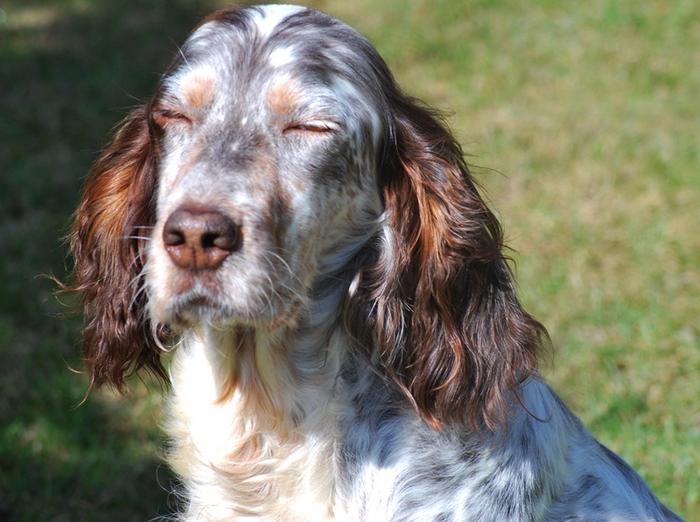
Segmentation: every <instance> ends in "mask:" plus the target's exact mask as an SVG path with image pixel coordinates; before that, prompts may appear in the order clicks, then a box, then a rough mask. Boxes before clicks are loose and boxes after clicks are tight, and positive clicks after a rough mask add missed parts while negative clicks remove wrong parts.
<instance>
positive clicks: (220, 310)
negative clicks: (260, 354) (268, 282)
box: [158, 295, 298, 333]
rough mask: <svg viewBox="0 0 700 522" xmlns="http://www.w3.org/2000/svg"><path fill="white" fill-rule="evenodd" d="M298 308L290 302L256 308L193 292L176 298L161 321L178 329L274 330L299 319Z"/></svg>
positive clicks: (174, 329) (180, 331)
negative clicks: (277, 306)
mask: <svg viewBox="0 0 700 522" xmlns="http://www.w3.org/2000/svg"><path fill="white" fill-rule="evenodd" d="M297 316H298V313H296V310H293V309H290V308H289V307H288V306H287V307H285V309H284V310H275V309H274V308H273V307H266V308H264V309H259V310H257V309H255V308H254V307H252V306H245V305H241V306H240V307H237V306H232V305H230V304H224V303H222V302H220V301H219V300H218V299H216V298H214V297H211V296H208V295H190V296H186V297H184V296H183V297H180V298H179V299H176V300H175V303H173V305H172V306H170V307H169V308H168V309H167V310H166V311H165V313H164V314H163V317H162V319H160V320H159V321H158V322H159V323H161V324H164V325H167V326H168V328H169V329H170V330H171V331H173V332H174V333H182V332H184V331H186V330H190V329H196V328H198V327H202V326H210V327H213V328H216V329H230V328H236V327H241V326H244V327H252V328H255V329H265V330H273V329H277V328H279V327H283V326H292V325H294V324H296V323H297Z"/></svg>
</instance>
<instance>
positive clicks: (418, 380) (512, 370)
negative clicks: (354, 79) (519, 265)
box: [363, 90, 547, 430]
mask: <svg viewBox="0 0 700 522" xmlns="http://www.w3.org/2000/svg"><path fill="white" fill-rule="evenodd" d="M389 92H390V93H391V90H390V91H389ZM392 98H393V99H390V102H391V106H392V111H393V129H392V136H391V138H390V139H389V142H388V146H387V152H386V153H385V155H384V160H383V166H382V167H381V170H380V184H381V189H382V193H383V198H384V204H385V209H386V212H387V223H386V225H385V227H386V230H385V237H384V239H383V242H384V246H383V249H380V252H379V253H378V255H377V257H376V262H375V263H374V266H373V267H372V268H371V269H370V270H369V272H368V273H367V275H366V277H367V278H368V280H367V281H365V282H364V285H363V286H365V288H367V289H368V291H369V299H370V300H371V302H372V305H371V306H372V309H373V310H374V312H373V318H372V319H373V321H374V327H375V339H376V341H375V342H376V343H377V350H378V357H379V360H380V362H381V364H382V365H383V367H384V369H385V371H386V372H387V373H388V375H389V376H390V378H392V379H393V380H394V381H395V382H396V383H397V384H398V385H399V386H400V388H401V389H402V390H403V391H404V393H406V394H407V395H408V397H409V398H410V399H411V400H412V402H413V404H414V406H415V407H416V409H417V411H418V413H419V414H420V416H421V417H422V418H423V419H424V420H425V421H426V422H427V423H428V424H430V425H431V426H433V427H434V428H436V429H437V428H440V426H441V425H442V424H443V423H446V422H449V421H452V420H456V421H459V422H466V423H468V424H469V425H470V426H472V427H473V428H475V429H482V428H486V429H489V430H495V429H496V427H497V426H498V425H499V423H500V422H501V421H504V420H506V419H505V416H506V412H507V409H508V403H509V402H510V401H511V400H512V395H510V393H511V392H514V390H515V389H516V385H517V384H518V383H519V382H521V381H522V380H523V379H524V378H525V377H527V376H528V375H529V374H531V373H532V372H535V371H536V369H537V349H538V346H539V345H540V343H541V341H542V340H543V338H546V337H547V333H546V330H545V329H544V327H543V326H542V325H541V324H540V323H539V322H537V321H536V320H535V319H533V318H532V317H531V316H530V315H529V314H528V313H527V312H525V311H524V310H523V308H522V307H521V305H520V303H519V302H518V299H517V296H516V291H515V287H514V282H513V278H512V274H511V272H510V268H509V267H508V265H507V262H506V259H505V258H504V256H503V254H502V249H503V235H502V230H501V227H500V224H499V223H498V221H497V220H496V217H495V216H494V215H493V213H492V212H491V211H490V210H489V209H488V207H487V206H486V204H485V203H484V201H483V199H482V198H481V196H480V195H479V192H478V191H477V188H476V186H475V184H474V182H473V180H472V178H471V176H470V174H469V171H468V168H467V166H466V163H465V162H464V159H463V156H462V150H461V148H460V146H459V144H458V143H457V142H456V141H455V139H454V138H453V136H452V135H451V134H450V132H449V131H448V130H447V128H446V127H445V125H444V124H443V123H441V119H440V117H439V116H438V115H437V114H435V113H434V112H432V111H431V110H430V109H427V108H426V107H424V106H423V105H421V104H420V103H419V102H417V101H416V100H413V99H411V98H408V97H406V96H404V95H402V94H400V93H399V92H398V90H397V91H395V92H394V95H393V97H392Z"/></svg>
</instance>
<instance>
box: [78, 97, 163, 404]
mask: <svg viewBox="0 0 700 522" xmlns="http://www.w3.org/2000/svg"><path fill="white" fill-rule="evenodd" d="M148 113H149V111H148V108H147V107H140V108H137V109H135V110H134V111H132V112H131V113H130V114H129V116H127V118H126V119H125V120H124V121H123V122H122V123H121V126H120V127H119V129H118V130H117V132H116V134H115V136H114V139H113V141H112V143H111V144H110V145H109V146H108V147H107V148H106V149H105V150H104V151H103V152H102V154H101V156H100V157H99V159H98V160H97V162H96V163H95V165H94V166H93V168H92V170H91V172H90V174H89V176H88V179H87V181H86V184H85V188H84V192H83V196H82V199H81V201H80V204H79V206H78V209H77V210H76V212H75V215H74V221H73V226H72V229H71V233H70V247H71V251H72V254H73V258H74V268H73V282H72V285H71V286H70V287H68V288H67V290H68V291H70V292H74V293H77V294H79V295H80V296H81V299H82V306H83V315H84V329H83V352H84V355H85V359H86V364H87V367H88V369H89V370H90V374H91V378H90V385H91V386H94V385H101V384H105V383H107V384H112V385H114V386H115V387H117V388H118V389H119V390H123V389H124V379H125V377H126V376H127V375H128V374H129V373H131V372H132V371H134V370H136V369H138V368H141V367H145V368H147V369H149V370H151V371H152V372H153V373H154V374H155V375H157V376H159V377H161V378H163V379H165V377H166V376H165V371H164V369H163V366H162V365H161V363H160V358H159V352H158V348H157V347H156V346H155V343H154V338H153V334H152V331H151V330H152V329H151V325H150V324H149V322H148V319H147V318H146V315H145V313H144V305H145V295H144V291H143V289H142V285H143V275H142V269H143V266H144V261H145V260H144V257H143V256H144V251H143V250H144V249H143V246H144V245H143V244H144V240H143V239H139V237H143V236H148V235H149V233H150V229H149V228H144V227H150V226H151V225H152V224H153V220H154V217H153V215H154V212H153V202H152V197H153V194H154V189H155V171H154V161H155V150H154V147H155V145H154V140H153V139H152V138H151V134H152V132H151V131H150V130H149V118H148Z"/></svg>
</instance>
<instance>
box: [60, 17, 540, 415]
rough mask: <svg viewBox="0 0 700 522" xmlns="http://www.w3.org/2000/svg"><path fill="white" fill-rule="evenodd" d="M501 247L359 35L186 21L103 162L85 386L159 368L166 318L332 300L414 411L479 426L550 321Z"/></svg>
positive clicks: (96, 190) (237, 322) (222, 316)
mask: <svg viewBox="0 0 700 522" xmlns="http://www.w3.org/2000/svg"><path fill="white" fill-rule="evenodd" d="M501 248H502V235H501V230H500V226H499V224H498V221H497V220H496V218H495V216H494V215H493V214H492V213H491V211H490V210H489V209H488V207H487V206H486V204H485V202H484V201H483V199H482V198H481V197H480V195H479V193H478V191H477V189H476V187H475V185H474V183H473V181H472V179H471V176H470V175H469V171H468V169H467V166H466V164H465V163H464V159H463V157H462V151H461V148H460V146H459V144H458V143H457V142H456V141H455V139H454V137H453V136H452V135H451V133H450V132H449V129H447V128H446V126H445V125H444V124H443V123H442V121H441V120H440V118H439V115H436V113H435V112H434V111H432V110H430V109H428V108H426V107H425V106H423V105H422V104H421V103H419V102H417V101H416V100H415V99H412V98H410V97H408V96H406V95H404V94H403V93H402V92H401V90H400V88H399V87H398V86H397V85H396V83H395V82H394V80H393V78H392V76H391V73H390V72H389V70H388V68H387V67H386V64H385V63H384V62H383V61H382V59H381V58H380V57H379V55H378V53H377V52H376V51H375V50H374V48H373V47H372V46H371V45H370V44H369V42H368V41H367V40H366V39H364V38H363V37H362V36H360V35H359V34H358V33H357V32H356V31H354V30H353V29H351V28H349V27H348V26H346V25H344V24H343V23H341V22H339V21H337V20H334V19H332V18H330V17H328V16H326V15H324V14H322V13H319V12H316V11H312V10H308V9H304V8H299V7H289V6H267V7H247V8H242V9H234V10H229V11H224V12H221V13H219V14H217V15H214V16H213V17H211V18H209V19H207V20H205V22H204V23H203V24H202V25H200V26H199V27H198V28H197V29H196V30H195V31H194V33H193V34H192V35H191V37H190V38H189V39H188V40H187V42H186V43H185V44H184V45H183V47H182V49H181V51H180V53H178V55H177V57H176V61H175V62H174V64H173V65H172V66H171V67H170V69H169V70H168V71H167V72H166V74H165V76H164V77H163V79H162V81H161V83H160V85H159V87H158V89H157V91H156V94H155V96H154V98H153V99H152V100H151V102H150V103H149V104H147V105H145V106H142V107H139V108H137V109H135V110H134V111H132V113H131V114H130V115H129V116H128V117H127V118H126V120H125V121H124V122H123V124H122V125H121V126H120V128H119V130H118V131H117V133H116V135H115V137H114V139H113V141H112V143H111V144H110V145H109V146H108V147H107V148H106V149H105V150H104V152H103V153H102V155H101V156H100V157H99V158H98V160H97V162H96V163H95V165H94V167H93V169H92V172H91V174H90V176H89V177H88V180H87V182H86V185H85V191H84V193H83V197H82V199H81V201H80V204H79V206H78V209H77V210H76V213H75V220H74V224H73V228H72V231H71V250H72V252H73V256H74V258H75V267H74V282H73V285H72V286H71V287H69V289H70V290H72V291H74V292H77V293H80V294H81V296H82V304H83V311H84V315H85V328H84V330H83V346H84V352H85V356H86V362H87V365H88V367H89V368H90V370H91V375H92V382H93V383H95V384H101V383H106V382H109V383H112V384H114V385H116V386H117V387H123V385H124V382H125V381H124V380H125V377H126V376H127V375H128V374H129V373H130V371H131V370H133V369H137V368H141V367H146V368H148V369H150V370H152V371H153V372H155V373H156V374H157V375H159V376H160V377H162V378H163V379H166V378H167V377H166V372H165V369H164V368H163V365H162V363H161V359H160V351H159V350H158V341H160V340H163V339H164V336H163V335H162V334H163V333H164V330H163V329H162V328H159V326H160V325H167V326H168V327H170V330H171V331H174V332H175V333H180V332H183V331H185V330H187V329H188V328H196V327H197V326H198V325H202V324H212V325H214V326H216V327H222V328H230V327H238V326H244V327H252V329H254V330H257V331H260V330H263V331H265V330H270V329H272V328H277V327H279V326H293V325H295V324H297V325H299V326H304V327H306V326H308V325H310V324H312V323H313V320H310V321H307V322H303V321H297V320H298V319H300V318H301V317H302V311H303V310H304V309H306V308H308V309H309V310H320V309H322V308H324V307H325V308H326V309H325V310H323V311H324V312H325V313H326V316H327V317H330V318H336V317H339V315H340V313H341V308H342V313H343V319H344V320H343V323H342V324H343V327H344V328H347V329H348V330H349V334H350V335H351V336H352V338H353V339H356V340H357V339H361V342H360V343H358V344H361V345H362V346H364V347H365V348H366V349H367V350H368V351H369V352H370V353H368V355H370V356H374V354H377V356H378V357H379V359H380V365H381V370H382V371H385V372H386V373H387V374H388V377H389V378H390V379H393V380H394V381H396V382H397V384H398V386H399V388H400V389H401V390H402V391H404V393H407V394H408V395H409V397H410V400H411V401H412V403H413V404H415V405H416V408H417V411H418V412H419V414H420V415H421V416H422V417H423V418H425V419H426V421H428V422H430V423H431V424H433V425H439V423H440V422H442V421H444V420H450V419H452V418H455V417H457V418H458V419H459V420H460V421H462V420H464V417H465V416H466V417H468V420H469V422H470V423H471V424H472V425H473V426H475V427H479V426H480V425H482V424H486V425H488V426H495V424H496V422H497V420H498V419H499V418H502V417H503V415H504V412H505V411H506V410H507V408H506V406H507V404H506V403H507V399H506V397H507V391H508V390H509V389H511V388H512V387H514V386H515V385H516V384H517V382H519V380H520V379H521V378H522V376H523V375H527V374H528V372H529V371H532V370H533V369H534V368H535V367H536V350H537V346H538V344H539V339H540V336H541V335H543V334H544V329H543V328H542V326H541V325H540V324H539V323H537V322H536V321H535V320H533V319H532V318H531V317H530V316H529V315H528V314H527V313H526V312H525V311H524V310H523V309H522V308H521V307H520V304H519V303H518V300H517V297H516V295H515V290H514V284H513V282H512V280H511V276H510V272H509V269H508V267H507V265H506V263H505V260H504V258H503V256H502V253H501ZM320 276H323V277H320ZM331 281H332V282H333V283H332V284H331V283H330V282H331ZM315 283H318V284H317V285H316V284H315ZM331 294H332V295H333V299H334V301H333V302H331V301H330V300H327V301H324V299H325V298H326V297H327V296H329V295H331ZM318 317H321V315H317V316H313V317H312V318H316V319H317V318H318ZM249 330H250V328H249ZM290 331H293V329H290ZM495 354H497V355H495ZM458 405H461V406H458ZM455 412H457V413H455ZM464 412H466V413H464Z"/></svg>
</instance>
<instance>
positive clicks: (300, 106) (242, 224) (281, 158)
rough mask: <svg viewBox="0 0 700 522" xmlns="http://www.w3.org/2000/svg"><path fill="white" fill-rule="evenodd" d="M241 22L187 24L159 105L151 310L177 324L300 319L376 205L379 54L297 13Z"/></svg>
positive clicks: (255, 15) (154, 112)
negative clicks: (371, 57)
mask: <svg viewBox="0 0 700 522" xmlns="http://www.w3.org/2000/svg"><path fill="white" fill-rule="evenodd" d="M228 16H229V17H230V16H233V15H231V14H230V13H229V14H228ZM235 17H236V19H235V20H230V19H228V20H226V19H217V18H214V19H211V20H209V21H207V22H205V23H204V24H202V25H201V26H200V27H199V28H198V29H196V30H195V31H194V32H193V34H192V35H191V37H190V38H189V39H188V41H187V42H186V43H185V45H184V46H183V48H182V55H181V57H180V59H179V60H177V61H176V63H175V64H174V65H173V66H172V67H171V69H170V71H169V72H168V73H167V74H166V76H165V77H164V79H163V81H162V85H161V88H160V89H159V92H158V94H157V96H156V98H155V99H154V102H153V104H152V107H151V116H150V117H151V120H152V126H153V127H155V129H156V133H157V135H158V140H159V156H160V160H159V162H158V166H157V174H156V178H157V190H156V216H155V217H156V219H155V226H154V229H153V231H152V234H151V241H150V242H149V247H148V251H147V255H146V259H147V261H146V267H145V273H146V284H147V293H148V309H149V313H150V316H151V319H152V320H153V321H154V322H157V323H162V324H168V325H170V326H171V327H175V328H178V327H186V326H191V325H193V324H196V323H199V322H202V321H207V322H213V323H215V324H216V323H219V324H235V323H243V324H246V323H251V322H254V323H255V324H256V325H265V324H266V323H269V324H276V323H280V322H285V321H293V320H294V318H295V316H296V315H297V313H298V312H299V310H300V309H302V308H303V306H304V301H305V299H306V295H307V292H308V289H309V285H310V284H311V282H312V280H313V279H314V277H315V276H316V275H317V274H318V272H319V270H323V269H324V266H325V265H327V264H328V263H329V262H330V263H332V262H333V261H332V258H333V257H334V256H341V257H342V256H346V257H347V255H346V254H344V253H343V251H344V250H346V249H348V248H351V247H352V245H348V242H349V241H350V242H352V241H353V238H354V241H355V243H358V242H357V236H358V234H359V235H360V236H364V239H365V240H366V237H367V235H369V234H370V233H371V232H372V230H371V222H372V220H374V221H376V218H377V216H378V214H379V213H380V211H381V210H380V208H381V204H380V200H379V192H378V188H377V180H376V163H377V154H378V147H379V142H380V141H381V140H380V134H381V132H382V130H383V128H384V124H383V123H382V121H381V119H380V118H379V116H378V115H379V114H380V110H379V104H380V102H379V101H378V100H375V99H374V98H373V96H372V95H369V94H368V93H367V92H366V91H367V89H368V85H367V81H366V80H365V83H364V84H363V83H362V81H363V78H371V77H372V74H373V73H372V71H371V70H370V65H371V61H368V59H367V56H366V55H362V54H361V53H360V52H358V46H357V45H353V46H350V45H348V39H352V40H353V42H354V41H357V40H360V39H361V37H360V36H359V35H357V34H356V33H354V32H353V31H352V30H350V29H349V28H347V27H346V26H343V25H340V24H338V23H337V22H333V21H331V19H328V18H326V17H325V16H323V15H321V14H319V13H315V12H310V11H306V10H304V9H300V8H290V7H279V6H276V7H275V6H273V7H265V8H256V9H251V10H242V11H239V12H237V13H236V14H235ZM319 19H320V20H321V21H322V22H326V23H327V24H329V27H328V29H327V30H326V31H324V32H323V33H319V32H318V30H317V28H318V24H319ZM232 22H233V23H232ZM305 29H308V30H305ZM310 29H314V30H310ZM359 49H360V50H362V47H361V46H360V47H359ZM375 81H376V80H375ZM358 245H359V243H358Z"/></svg>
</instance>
